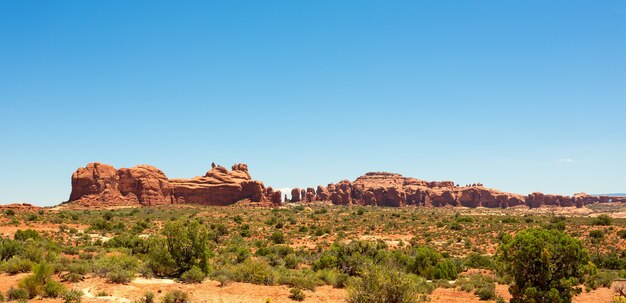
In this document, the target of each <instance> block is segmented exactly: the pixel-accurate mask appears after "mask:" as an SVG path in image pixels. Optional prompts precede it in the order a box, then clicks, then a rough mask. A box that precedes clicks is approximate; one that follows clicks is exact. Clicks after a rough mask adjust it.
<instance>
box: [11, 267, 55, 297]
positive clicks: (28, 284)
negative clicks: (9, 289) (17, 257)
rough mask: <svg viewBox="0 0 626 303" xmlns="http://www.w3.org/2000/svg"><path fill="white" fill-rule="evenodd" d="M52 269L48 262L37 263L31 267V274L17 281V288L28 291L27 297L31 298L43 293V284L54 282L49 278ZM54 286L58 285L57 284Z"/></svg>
mask: <svg viewBox="0 0 626 303" xmlns="http://www.w3.org/2000/svg"><path fill="white" fill-rule="evenodd" d="M53 270H54V269H53V268H52V266H51V265H49V264H46V263H41V264H37V265H36V266H34V267H33V274H32V275H28V276H26V277H24V278H23V279H22V280H21V281H20V282H19V283H18V286H19V288H21V289H24V290H26V291H27V292H28V297H29V298H31V299H32V298H34V297H36V296H37V295H39V294H41V293H43V288H44V285H46V284H48V283H54V282H55V281H53V280H51V278H50V276H51V275H52V272H53ZM57 283H58V282H57ZM59 284H60V283H59ZM56 286H57V287H58V285H56ZM51 287H55V285H51Z"/></svg>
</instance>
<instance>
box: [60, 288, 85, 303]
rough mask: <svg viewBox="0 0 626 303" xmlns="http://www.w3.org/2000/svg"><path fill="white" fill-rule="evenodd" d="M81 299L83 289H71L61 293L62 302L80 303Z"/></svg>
mask: <svg viewBox="0 0 626 303" xmlns="http://www.w3.org/2000/svg"><path fill="white" fill-rule="evenodd" d="M82 300H83V291H82V290H80V289H71V290H69V291H66V292H65V294H63V302H65V303H80V302H81V301H82Z"/></svg>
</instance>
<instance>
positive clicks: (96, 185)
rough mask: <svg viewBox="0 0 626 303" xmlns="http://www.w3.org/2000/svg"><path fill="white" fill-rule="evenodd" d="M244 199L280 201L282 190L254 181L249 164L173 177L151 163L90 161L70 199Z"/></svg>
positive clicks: (93, 202) (94, 202) (108, 202)
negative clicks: (124, 165)
mask: <svg viewBox="0 0 626 303" xmlns="http://www.w3.org/2000/svg"><path fill="white" fill-rule="evenodd" d="M241 200H249V201H250V202H255V203H258V204H261V205H271V204H280V203H281V193H280V191H274V190H273V189H272V188H271V187H268V188H265V186H264V185H263V183H262V182H260V181H256V180H252V178H251V177H250V174H249V173H248V166H247V165H245V164H235V165H233V166H232V170H231V171H228V169H226V168H225V167H223V166H219V165H215V164H213V165H212V168H211V170H209V171H208V172H206V174H204V176H201V177H194V178H191V179H169V178H167V176H166V175H165V173H163V172H162V171H161V170H159V169H158V168H156V167H153V166H149V165H138V166H135V167H131V168H120V169H115V168H114V167H113V166H111V165H107V164H102V163H89V164H87V166H86V167H84V168H79V169H78V170H76V172H74V174H72V193H71V194H70V198H69V201H70V202H72V203H74V204H78V205H83V206H127V205H136V204H140V205H163V204H184V203H190V204H206V205H230V204H233V203H236V202H238V201H241Z"/></svg>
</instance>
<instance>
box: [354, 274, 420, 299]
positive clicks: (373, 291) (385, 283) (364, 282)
mask: <svg viewBox="0 0 626 303" xmlns="http://www.w3.org/2000/svg"><path fill="white" fill-rule="evenodd" d="M417 298H418V291H417V285H416V283H415V280H414V279H413V278H411V277H410V276H409V275H407V274H405V273H403V272H401V271H399V270H397V269H394V268H389V267H388V266H381V265H370V266H367V267H366V268H364V269H363V270H362V271H361V273H360V277H356V278H353V280H352V281H351V282H350V283H349V284H348V300H347V302H348V303H366V302H367V303H386V302H397V303H413V302H417Z"/></svg>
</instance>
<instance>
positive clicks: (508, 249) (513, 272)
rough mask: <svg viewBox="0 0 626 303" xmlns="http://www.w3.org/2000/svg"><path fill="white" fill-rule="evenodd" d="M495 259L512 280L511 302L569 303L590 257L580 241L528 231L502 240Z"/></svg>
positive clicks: (554, 233)
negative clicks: (500, 263)
mask: <svg viewBox="0 0 626 303" xmlns="http://www.w3.org/2000/svg"><path fill="white" fill-rule="evenodd" d="M498 260H499V261H500V262H502V264H503V268H501V271H502V272H503V273H505V274H507V275H509V276H510V277H512V278H513V283H512V285H511V287H510V288H509V291H510V292H511V295H512V296H513V300H514V301H516V302H571V300H572V297H573V296H574V295H576V294H577V293H580V291H581V290H580V289H579V288H576V287H574V286H575V285H577V284H578V279H580V278H582V277H583V276H584V274H585V272H586V270H587V268H588V263H589V254H588V252H587V250H586V249H585V248H584V246H583V244H582V243H581V241H580V240H578V239H576V238H573V237H572V236H570V235H568V234H566V233H564V232H562V231H559V230H555V229H550V230H546V229H535V228H529V229H526V230H523V231H521V232H519V233H517V234H516V235H515V238H511V237H510V236H509V237H504V238H503V243H502V245H500V247H499V248H498ZM529 264H531V265H532V266H529Z"/></svg>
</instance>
